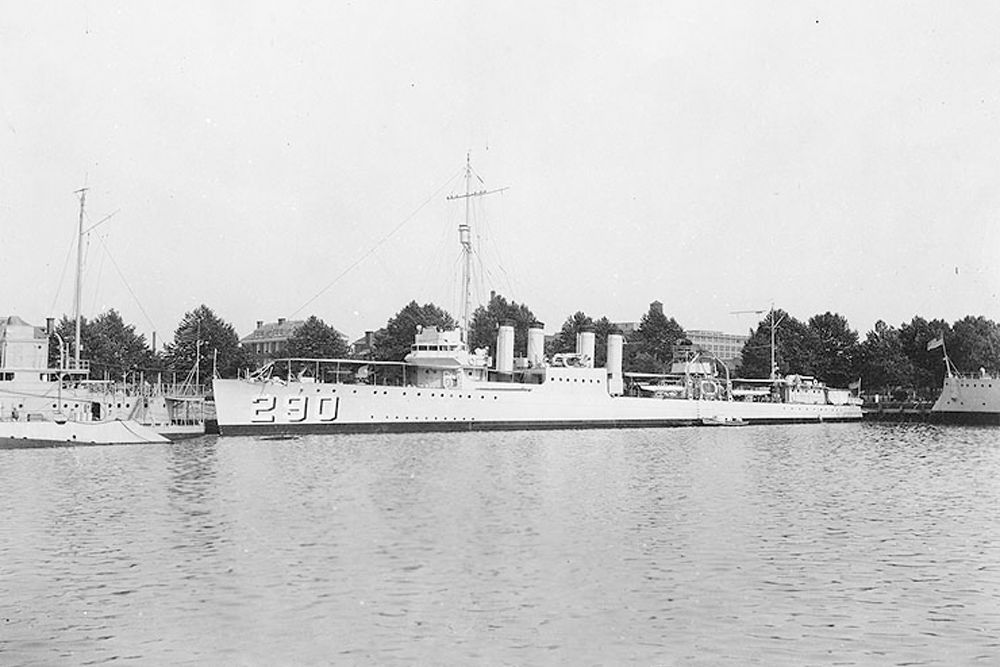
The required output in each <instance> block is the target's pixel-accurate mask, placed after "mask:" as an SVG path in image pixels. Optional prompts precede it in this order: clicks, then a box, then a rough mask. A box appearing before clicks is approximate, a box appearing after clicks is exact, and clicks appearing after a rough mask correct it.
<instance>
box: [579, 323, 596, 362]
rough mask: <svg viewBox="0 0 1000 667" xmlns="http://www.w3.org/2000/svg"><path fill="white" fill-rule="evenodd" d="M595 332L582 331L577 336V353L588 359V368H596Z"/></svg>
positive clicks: (589, 330)
mask: <svg viewBox="0 0 1000 667" xmlns="http://www.w3.org/2000/svg"><path fill="white" fill-rule="evenodd" d="M594 342H595V340H594V331H593V330H592V329H589V328H588V329H582V330H581V331H580V333H578V334H577V335H576V353H577V354H579V355H582V356H584V357H586V358H587V362H586V366H587V368H593V367H594Z"/></svg>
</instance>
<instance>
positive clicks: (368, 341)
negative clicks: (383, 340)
mask: <svg viewBox="0 0 1000 667" xmlns="http://www.w3.org/2000/svg"><path fill="white" fill-rule="evenodd" d="M365 345H367V346H368V349H369V350H370V349H372V348H373V347H375V332H374V331H366V332H365Z"/></svg>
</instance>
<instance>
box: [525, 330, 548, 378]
mask: <svg viewBox="0 0 1000 667" xmlns="http://www.w3.org/2000/svg"><path fill="white" fill-rule="evenodd" d="M544 329H545V325H543V324H542V323H541V322H532V323H531V326H530V327H528V364H529V365H530V366H531V367H532V368H540V367H541V366H542V363H543V362H544V361H545V331H544Z"/></svg>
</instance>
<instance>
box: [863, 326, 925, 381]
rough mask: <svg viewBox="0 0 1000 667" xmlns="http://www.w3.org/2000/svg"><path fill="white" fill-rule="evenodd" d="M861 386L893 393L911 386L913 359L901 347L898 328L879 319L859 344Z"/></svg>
mask: <svg viewBox="0 0 1000 667" xmlns="http://www.w3.org/2000/svg"><path fill="white" fill-rule="evenodd" d="M861 360H862V363H861V368H862V369H863V371H862V387H870V388H872V389H874V390H877V391H878V393H881V394H886V395H892V394H893V393H894V392H895V391H898V390H900V389H908V388H910V387H912V386H913V372H914V368H913V362H911V361H910V358H909V357H907V356H906V353H905V352H904V351H903V342H902V340H901V339H900V336H899V330H898V329H895V328H894V327H891V326H889V325H888V324H886V323H885V322H883V321H882V320H879V321H878V322H876V323H875V329H874V330H872V331H869V332H868V334H867V335H866V337H865V342H864V343H862V344H861Z"/></svg>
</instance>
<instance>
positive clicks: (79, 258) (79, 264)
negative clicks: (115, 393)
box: [73, 188, 118, 369]
mask: <svg viewBox="0 0 1000 667" xmlns="http://www.w3.org/2000/svg"><path fill="white" fill-rule="evenodd" d="M88 189H89V188H80V189H79V190H77V191H76V192H74V193H73V194H78V195H80V227H79V236H78V238H77V240H76V295H75V296H74V298H73V317H74V319H76V337H75V339H74V344H73V350H74V352H73V360H74V366H73V368H76V369H79V368H80V311H81V304H82V303H83V292H82V290H83V235H84V234H86V233H88V232H90V231H91V230H93V229H94V228H95V227H97V226H98V225H102V224H104V223H105V222H107V221H108V220H110V219H111V218H113V217H114V216H115V215H116V214H117V213H118V211H115V212H114V213H112V214H110V215H107V216H105V217H103V218H101V219H100V220H99V221H97V222H95V223H94V224H93V225H91V226H90V227H88V228H87V229H84V228H83V217H84V216H83V205H84V202H85V201H86V199H87V190H88Z"/></svg>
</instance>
